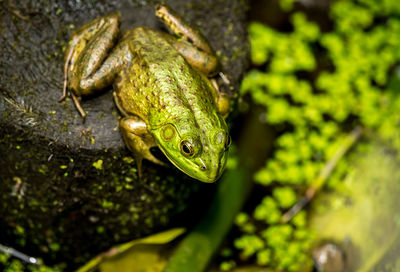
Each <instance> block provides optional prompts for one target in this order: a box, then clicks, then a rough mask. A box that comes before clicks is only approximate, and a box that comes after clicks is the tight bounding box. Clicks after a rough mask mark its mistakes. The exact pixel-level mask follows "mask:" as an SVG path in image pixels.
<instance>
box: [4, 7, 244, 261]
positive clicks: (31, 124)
mask: <svg viewBox="0 0 400 272" xmlns="http://www.w3.org/2000/svg"><path fill="white" fill-rule="evenodd" d="M73 2H74V1H72V2H71V1H61V0H59V1H44V0H42V1H31V0H26V1H18V3H16V2H13V1H2V2H1V3H0V7H1V8H0V42H1V43H0V44H1V45H0V52H1V54H0V116H1V118H0V133H1V136H0V153H1V154H2V158H1V159H0V169H1V170H0V180H1V182H0V195H1V198H2V199H1V202H0V229H1V230H2V231H1V233H0V243H1V244H5V245H7V246H11V247H15V248H16V249H18V250H21V251H22V252H24V253H26V254H29V255H32V256H36V257H41V258H43V259H44V261H45V263H46V264H50V265H53V264H56V263H60V262H65V263H68V267H69V268H73V267H76V266H77V265H79V264H82V263H83V262H85V261H86V260H88V258H90V257H92V256H93V255H95V254H97V253H99V252H101V251H103V250H105V249H107V248H108V247H110V246H111V245H113V244H116V243H121V242H124V241H127V240H131V239H134V238H137V237H140V236H143V235H146V234H149V233H153V232H155V231H158V230H161V229H165V228H167V227H172V226H174V225H177V224H179V223H181V222H188V221H190V220H191V219H193V216H196V217H198V212H199V211H201V210H205V209H206V207H207V204H208V203H209V202H210V199H211V197H212V194H213V191H214V189H215V186H216V185H215V184H202V183H200V182H198V181H195V180H193V179H190V178H189V177H187V176H185V175H184V174H182V173H181V172H179V171H178V170H177V169H175V168H174V167H173V166H172V165H171V166H170V167H160V166H157V165H154V164H152V163H149V162H145V163H144V176H143V178H141V179H139V178H138V176H137V169H136V164H135V161H134V160H133V159H132V157H131V154H130V153H129V151H128V150H127V149H126V147H125V145H124V143H123V141H122V138H121V135H120V132H119V129H118V111H117V109H116V107H115V105H114V103H113V100H112V94H111V92H110V91H109V92H105V93H104V94H101V95H99V96H97V97H95V98H93V99H90V100H85V101H83V106H84V108H85V109H86V110H87V111H88V115H87V119H86V122H85V124H82V121H81V118H80V117H79V115H78V113H77V111H76V109H75V108H74V106H73V104H72V101H71V100H70V99H67V100H66V101H65V102H63V103H57V100H58V98H59V97H60V95H61V90H62V80H63V73H62V67H63V55H64V53H63V48H65V46H66V43H67V42H68V39H69V35H70V34H71V32H72V31H73V29H74V28H76V27H78V26H80V25H82V24H83V23H85V22H87V21H90V20H92V19H94V18H96V17H99V16H102V15H105V14H107V13H110V12H113V11H120V13H121V16H122V29H127V28H133V27H136V26H140V25H146V26H149V27H152V28H155V29H162V24H161V23H160V22H159V21H158V20H157V19H156V17H155V16H154V5H155V1H147V2H146V1H139V0H137V1H134V0H131V1H128V0H125V1H96V2H94V1H76V3H75V2H74V3H73ZM165 2H167V3H168V2H170V3H168V4H170V6H172V8H174V9H175V10H176V11H177V12H178V13H179V14H181V15H182V16H183V17H184V18H185V19H186V20H188V21H189V22H190V23H192V24H193V25H194V26H197V27H198V28H199V29H200V30H201V31H202V32H203V34H204V35H205V36H206V37H208V38H209V41H210V43H211V45H212V46H213V48H214V49H215V50H216V51H217V53H218V55H219V57H220V59H221V63H222V67H223V71H224V73H225V74H227V75H228V77H229V79H230V80H231V83H232V87H233V88H231V89H229V88H228V87H226V86H224V88H225V89H224V91H226V92H229V93H230V94H231V95H235V93H236V90H238V85H239V79H240V77H241V75H242V73H243V71H244V69H245V67H246V61H247V52H248V48H247V47H248V46H247V42H246V30H245V29H246V26H245V24H244V19H245V2H244V1H240V0H237V1H227V0H225V1H212V0H208V1H172V0H171V1H165ZM190 215H192V216H190Z"/></svg>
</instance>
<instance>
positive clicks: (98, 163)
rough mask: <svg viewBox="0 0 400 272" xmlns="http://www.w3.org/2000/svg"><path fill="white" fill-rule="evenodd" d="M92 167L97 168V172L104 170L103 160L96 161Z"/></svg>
mask: <svg viewBox="0 0 400 272" xmlns="http://www.w3.org/2000/svg"><path fill="white" fill-rule="evenodd" d="M92 166H93V167H94V168H96V169H97V170H103V160H97V161H95V162H94V163H93V164H92Z"/></svg>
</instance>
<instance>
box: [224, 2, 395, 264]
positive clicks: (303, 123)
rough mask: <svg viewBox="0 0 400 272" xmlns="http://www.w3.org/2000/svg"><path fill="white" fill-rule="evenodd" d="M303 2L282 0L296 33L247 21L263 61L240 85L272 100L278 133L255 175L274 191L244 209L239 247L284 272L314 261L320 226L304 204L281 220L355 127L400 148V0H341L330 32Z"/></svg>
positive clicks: (254, 56)
mask: <svg viewBox="0 0 400 272" xmlns="http://www.w3.org/2000/svg"><path fill="white" fill-rule="evenodd" d="M295 2H296V0H281V1H280V4H281V8H282V9H283V10H284V11H285V12H289V16H290V17H289V18H290V23H291V24H292V26H293V30H292V31H290V32H280V31H278V30H276V29H273V28H271V27H269V26H266V25H263V24H261V23H259V22H252V23H251V24H250V25H249V29H248V30H249V35H250V42H251V46H252V50H251V61H252V63H253V67H255V68H253V69H252V70H251V71H249V72H248V74H247V75H246V77H245V78H244V80H243V82H242V85H241V90H240V91H241V95H247V96H249V97H251V99H252V100H253V102H254V103H256V104H258V105H260V106H262V107H263V108H264V118H263V119H264V120H265V121H266V123H267V125H269V126H272V127H275V128H276V131H277V132H278V137H277V139H276V141H275V142H274V153H273V156H272V158H269V159H268V160H267V161H266V162H265V165H264V167H263V168H261V169H260V170H259V171H258V172H257V173H255V176H254V180H255V182H256V183H257V186H260V187H261V188H265V192H266V193H267V195H265V196H264V197H263V198H261V200H260V202H259V203H258V204H257V205H255V207H254V208H253V210H251V211H249V212H247V213H244V212H242V213H240V214H239V215H238V216H237V218H236V221H235V223H236V226H237V228H238V230H239V232H240V233H241V234H240V235H238V236H237V237H236V239H235V241H234V247H235V248H236V249H237V250H238V251H239V259H241V260H242V261H243V262H245V263H246V262H247V263H254V262H255V263H256V264H258V265H261V266H268V267H269V268H272V269H276V270H279V271H310V269H311V258H310V254H309V252H310V246H311V243H312V241H313V239H314V234H312V233H310V231H309V230H308V229H307V228H306V225H307V213H306V211H301V212H300V213H298V214H297V215H296V216H295V217H294V218H293V219H292V220H291V221H290V222H289V223H288V224H282V223H280V218H281V215H282V213H283V212H285V211H286V210H287V209H288V208H290V207H291V206H292V205H293V204H294V203H295V202H296V201H297V200H298V197H299V196H300V195H302V194H303V192H304V188H306V187H307V185H308V184H310V183H311V182H312V181H313V180H314V179H315V178H316V177H317V175H318V173H319V172H320V171H321V169H322V168H323V167H324V165H325V163H326V162H327V161H328V160H329V158H330V157H331V156H332V154H333V153H334V152H335V150H337V148H338V146H339V145H340V143H341V142H342V140H343V138H344V137H345V135H346V134H347V133H348V131H349V130H351V129H352V128H354V127H356V126H358V125H361V126H362V127H364V128H365V129H366V130H367V131H371V132H373V133H374V134H377V135H378V136H379V137H380V138H381V139H384V140H385V141H386V142H387V143H389V144H390V145H391V146H392V147H393V149H394V150H397V151H400V133H399V131H398V125H397V124H399V122H400V111H399V109H400V98H399V90H400V65H399V63H400V50H399V48H400V35H399V33H400V5H398V1H397V0H386V1H375V0H342V1H335V2H334V3H332V5H331V7H330V11H329V16H330V20H331V22H332V26H333V27H332V29H331V30H329V31H327V32H322V31H321V29H320V27H319V26H318V24H316V23H315V22H311V21H310V20H308V19H307V16H306V14H304V13H302V12H298V11H296V10H294V9H293V7H294V3H295ZM398 154H399V157H400V152H398ZM348 170H349V165H348V163H347V161H346V158H344V160H342V161H341V162H340V163H339V164H338V166H337V168H336V170H335V172H334V173H333V174H332V175H331V177H330V178H329V180H328V184H327V185H326V186H328V187H329V188H335V186H337V185H338V184H340V182H341V179H342V178H343V176H345V175H346V173H347V172H348ZM249 226H251V227H249ZM249 230H250V231H249ZM224 262H225V265H224V267H225V268H228V267H230V266H229V265H228V264H227V263H226V262H227V260H226V259H225V260H224ZM230 264H232V263H230Z"/></svg>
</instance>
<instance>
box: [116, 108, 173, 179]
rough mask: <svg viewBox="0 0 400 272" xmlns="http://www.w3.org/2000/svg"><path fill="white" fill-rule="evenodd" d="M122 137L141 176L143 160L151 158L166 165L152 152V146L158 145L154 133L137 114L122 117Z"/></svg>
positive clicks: (152, 160)
mask: <svg viewBox="0 0 400 272" xmlns="http://www.w3.org/2000/svg"><path fill="white" fill-rule="evenodd" d="M119 125H120V128H121V133H122V137H123V139H124V141H125V144H126V146H127V147H128V149H129V150H130V151H131V152H132V153H133V156H134V158H135V161H136V164H137V168H138V171H139V176H141V175H142V161H143V159H146V160H149V161H151V162H154V163H156V164H159V165H165V163H164V162H162V161H160V160H159V159H157V158H156V157H154V155H153V154H151V152H150V148H151V147H155V146H157V144H156V142H155V140H154V137H153V135H151V134H150V133H149V131H148V130H147V125H146V123H145V122H144V121H143V120H142V119H140V118H139V117H137V116H129V117H124V118H122V119H121V121H120V123H119Z"/></svg>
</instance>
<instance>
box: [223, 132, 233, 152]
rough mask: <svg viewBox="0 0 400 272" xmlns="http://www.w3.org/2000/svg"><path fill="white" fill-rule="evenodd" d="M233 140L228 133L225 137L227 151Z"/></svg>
mask: <svg viewBox="0 0 400 272" xmlns="http://www.w3.org/2000/svg"><path fill="white" fill-rule="evenodd" d="M231 143H232V139H231V136H230V135H229V134H228V133H227V134H226V137H225V149H228V148H229V147H230V146H231Z"/></svg>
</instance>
